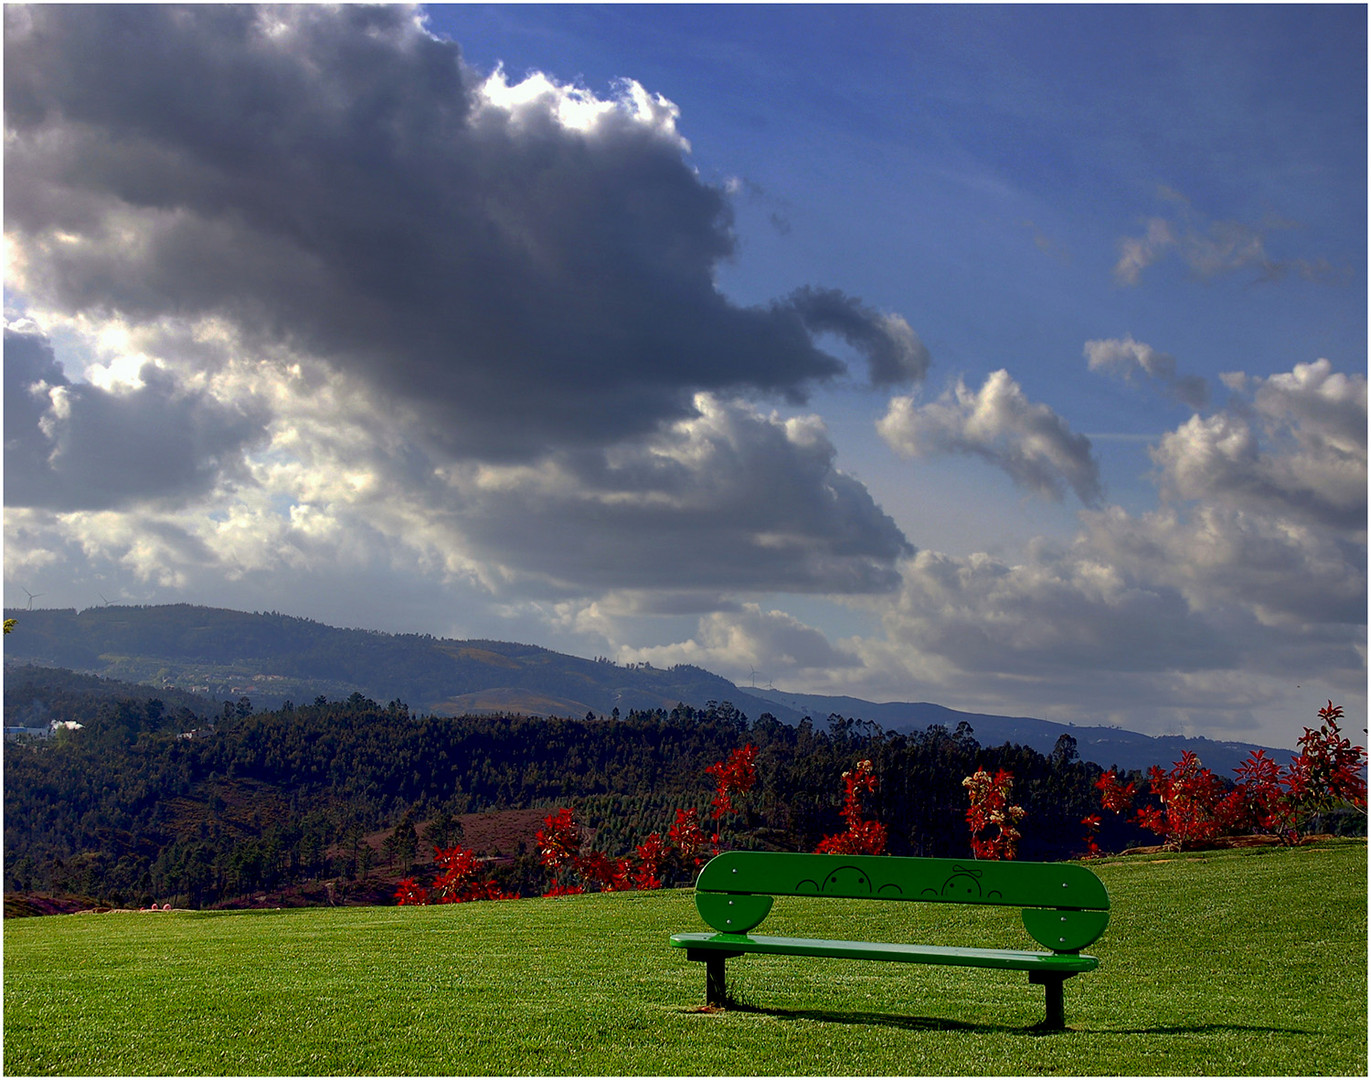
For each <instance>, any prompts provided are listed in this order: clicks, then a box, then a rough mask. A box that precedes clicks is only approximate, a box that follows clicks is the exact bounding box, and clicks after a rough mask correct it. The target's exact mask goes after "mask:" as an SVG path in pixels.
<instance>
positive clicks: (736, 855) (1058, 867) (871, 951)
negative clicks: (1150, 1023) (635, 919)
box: [671, 851, 1109, 1030]
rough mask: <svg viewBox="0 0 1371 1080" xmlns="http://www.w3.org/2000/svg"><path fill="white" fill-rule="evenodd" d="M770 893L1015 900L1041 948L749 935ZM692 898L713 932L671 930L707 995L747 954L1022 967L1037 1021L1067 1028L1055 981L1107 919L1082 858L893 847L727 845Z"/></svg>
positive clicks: (718, 991)
mask: <svg viewBox="0 0 1371 1080" xmlns="http://www.w3.org/2000/svg"><path fill="white" fill-rule="evenodd" d="M777 896H830V897H836V898H841V899H843V900H913V901H925V902H929V903H938V904H995V905H999V906H1002V907H1018V908H1022V909H1023V910H1022V918H1023V925H1024V928H1025V929H1026V930H1027V931H1028V933H1029V935H1030V936H1031V937H1032V938H1033V940H1034V941H1036V942H1038V944H1040V945H1043V946H1045V947H1046V948H1047V949H1048V950H1050V951H1049V952H1034V951H1028V950H1023V949H981V948H953V947H949V946H943V945H914V944H903V943H889V942H879V941H834V940H824V939H816V938H794V937H768V936H766V935H762V934H752V933H751V931H752V929H753V928H754V927H756V926H757V925H758V924H760V923H761V921H762V920H763V919H765V918H766V916H767V913H768V912H770V910H771V905H772V903H773V900H774V898H775V897H777ZM695 906H696V908H697V909H698V910H699V912H700V915H701V917H702V918H703V919H704V921H705V922H706V923H708V924H709V925H710V926H711V927H713V928H714V930H715V931H716V932H715V933H681V934H673V935H671V944H672V945H673V946H674V947H676V948H678V949H685V950H686V958H687V959H688V960H694V961H699V962H701V963H703V964H704V965H705V1000H706V1001H707V1002H708V1003H709V1004H710V1005H718V1006H722V1005H723V1004H724V1003H725V998H726V992H725V984H724V961H726V960H728V959H730V958H731V957H735V956H743V955H745V954H747V953H766V954H772V955H781V956H827V957H838V958H842V959H849V960H894V961H899V962H902V963H906V964H947V965H954V966H958V967H976V968H992V969H997V970H1008V971H1026V972H1028V980H1029V982H1031V983H1036V984H1040V985H1042V986H1043V987H1044V989H1045V992H1046V995H1047V1016H1046V1019H1045V1020H1044V1021H1043V1022H1042V1023H1041V1024H1040V1025H1038V1026H1039V1027H1041V1028H1043V1029H1048V1030H1062V1029H1064V1028H1065V1027H1066V1017H1065V1008H1064V1004H1063V995H1062V983H1064V982H1065V981H1066V980H1067V979H1069V978H1071V977H1072V976H1073V975H1079V974H1080V973H1081V972H1082V971H1092V970H1094V969H1095V968H1096V967H1098V966H1099V963H1100V962H1099V960H1097V959H1096V958H1095V957H1093V956H1086V955H1085V954H1083V953H1082V952H1081V949H1083V948H1085V946H1087V945H1089V944H1090V943H1091V942H1092V941H1095V940H1096V939H1097V938H1098V937H1099V936H1100V935H1101V934H1102V933H1104V928H1105V926H1106V925H1108V923H1109V894H1108V893H1106V892H1105V888H1104V885H1103V884H1102V883H1101V881H1100V879H1099V878H1097V877H1096V876H1095V875H1094V874H1093V873H1091V871H1089V870H1088V869H1086V868H1085V867H1084V866H1076V865H1074V864H1071V863H1034V862H996V861H975V860H969V859H913V858H900V857H896V856H891V855H806V854H792V853H788V852H776V851H726V852H724V853H723V854H722V855H718V856H716V857H715V858H713V859H711V860H710V861H709V862H708V863H706V864H705V866H704V868H703V869H702V870H701V871H700V876H699V878H698V880H697V881H696V883H695Z"/></svg>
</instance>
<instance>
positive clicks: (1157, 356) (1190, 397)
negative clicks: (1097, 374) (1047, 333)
mask: <svg viewBox="0 0 1371 1080" xmlns="http://www.w3.org/2000/svg"><path fill="white" fill-rule="evenodd" d="M1085 356H1086V360H1087V362H1088V364H1089V367H1090V370H1091V371H1105V372H1109V373H1111V374H1115V375H1120V376H1122V377H1123V378H1124V379H1126V380H1128V381H1132V378H1133V374H1134V372H1135V371H1141V372H1142V373H1143V374H1144V375H1146V376H1148V378H1150V379H1154V380H1156V381H1157V382H1159V383H1161V384H1162V386H1163V388H1164V390H1165V392H1166V393H1167V394H1168V395H1169V396H1170V397H1172V398H1174V399H1175V400H1176V401H1179V402H1180V403H1181V404H1183V405H1188V406H1189V407H1190V408H1192V409H1196V410H1199V409H1203V408H1204V407H1205V406H1206V405H1207V404H1208V403H1209V387H1208V385H1207V384H1206V383H1205V381H1204V380H1203V379H1202V378H1200V377H1199V376H1197V375H1179V374H1177V371H1176V358H1175V357H1174V356H1170V355H1168V354H1167V353H1163V352H1158V351H1157V350H1156V349H1154V348H1152V346H1151V345H1146V344H1144V343H1143V342H1141V341H1135V340H1134V339H1133V336H1132V335H1131V334H1130V335H1128V336H1127V337H1124V338H1101V339H1097V340H1095V341H1087V342H1086V343H1085Z"/></svg>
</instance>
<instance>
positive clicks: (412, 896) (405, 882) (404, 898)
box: [395, 877, 428, 906]
mask: <svg viewBox="0 0 1371 1080" xmlns="http://www.w3.org/2000/svg"><path fill="white" fill-rule="evenodd" d="M395 903H396V905H397V906H403V905H405V904H413V905H421V904H427V903H428V890H427V889H426V888H424V887H423V886H422V885H420V884H419V882H418V880H417V879H415V878H412V877H407V878H401V879H400V883H399V886H398V887H397V888H396V890H395Z"/></svg>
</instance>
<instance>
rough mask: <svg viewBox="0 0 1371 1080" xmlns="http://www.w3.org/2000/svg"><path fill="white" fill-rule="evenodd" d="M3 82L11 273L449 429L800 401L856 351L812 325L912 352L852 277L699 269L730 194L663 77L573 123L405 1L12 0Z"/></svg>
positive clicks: (888, 367)
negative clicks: (476, 63)
mask: <svg viewBox="0 0 1371 1080" xmlns="http://www.w3.org/2000/svg"><path fill="white" fill-rule="evenodd" d="M5 98H6V102H5V106H6V132H7V139H8V142H7V149H6V156H5V182H6V205H5V218H6V220H5V227H6V233H7V235H8V236H9V237H10V238H11V242H12V243H13V244H14V245H16V248H17V250H18V251H19V252H20V253H21V254H22V265H23V267H24V271H23V274H22V280H20V281H19V282H17V284H18V286H19V287H20V289H21V290H22V291H23V292H24V293H25V294H26V295H28V296H30V297H32V298H35V299H36V300H38V301H39V302H41V303H42V304H45V305H47V306H49V307H50V308H57V309H60V310H64V311H67V312H98V313H115V314H118V315H119V316H121V317H123V318H125V319H126V320H129V321H131V322H134V323H137V322H148V321H154V320H160V319H166V318H176V319H183V320H184V319H189V320H194V319H197V318H204V317H215V318H218V319H222V320H227V321H228V322H229V323H231V324H232V325H233V326H234V327H235V328H236V330H237V332H238V333H239V334H240V335H241V336H242V337H243V338H244V339H245V340H247V341H248V342H249V343H253V342H255V343H257V344H258V345H260V346H262V347H263V348H266V347H271V348H273V349H277V348H280V347H281V346H285V347H288V348H290V349H293V350H295V351H297V352H299V353H301V354H308V355H312V356H314V357H317V358H321V359H323V360H325V361H327V362H329V363H331V364H333V365H335V366H337V367H338V368H339V369H341V370H344V371H347V372H349V373H351V374H353V375H354V376H360V377H362V378H363V379H364V380H366V381H367V382H368V383H369V384H370V385H371V386H373V387H374V388H375V390H376V392H377V393H378V394H380V395H382V396H385V397H388V398H391V399H393V400H397V401H399V402H403V403H405V404H407V405H409V406H411V407H412V408H413V409H414V410H415V411H416V413H417V414H418V416H419V417H420V423H421V424H422V425H423V426H424V427H426V429H427V435H428V437H429V440H430V441H432V442H435V443H436V444H437V445H438V446H440V447H442V448H444V449H445V450H446V452H448V453H450V454H452V455H453V456H456V457H471V456H478V457H482V458H484V459H487V460H501V459H503V460H513V459H525V460H530V459H533V458H535V457H537V456H538V455H540V454H542V453H545V452H547V451H549V450H551V449H554V448H559V447H575V446H592V447H593V446H605V445H609V444H612V443H614V442H616V441H618V440H620V439H623V438H626V437H630V436H634V435H641V434H644V433H647V432H651V431H653V430H655V429H656V428H657V426H658V425H659V424H661V423H663V422H666V421H671V420H676V419H680V418H683V417H688V416H690V415H692V413H693V409H694V406H693V399H694V395H695V393H696V392H698V391H702V390H703V391H713V392H723V393H728V394H733V393H762V394H769V395H778V396H781V397H784V398H786V399H788V400H792V401H799V400H803V399H804V396H805V394H806V393H807V392H808V390H809V389H810V388H811V387H812V386H813V385H814V384H815V383H816V381H821V380H827V379H832V378H835V377H837V376H839V375H840V374H842V373H843V371H844V370H845V369H844V365H843V363H842V362H841V361H839V360H838V359H837V358H835V357H834V356H832V355H830V354H829V353H828V352H826V351H824V350H823V349H822V348H820V347H819V346H818V345H817V344H816V342H815V335H817V334H820V333H826V332H833V333H837V334H839V335H841V336H842V337H843V338H844V339H845V340H847V341H848V342H849V343H850V344H852V345H853V346H854V347H855V348H856V349H857V350H858V351H859V352H860V353H862V354H863V356H864V357H865V359H866V361H867V363H868V365H869V370H870V377H871V381H872V382H873V383H875V384H880V385H889V384H893V383H897V382H909V381H911V380H913V379H916V378H919V377H921V376H922V374H923V371H924V370H925V368H926V366H927V353H926V351H925V350H923V347H922V345H920V344H919V343H918V340H917V338H916V337H914V336H913V334H912V331H910V330H909V328H908V326H907V325H906V324H905V323H904V322H903V320H901V319H898V317H895V316H886V315H882V314H880V313H878V312H876V311H874V310H873V309H871V308H870V307H868V306H866V305H865V304H863V303H862V302H860V301H859V300H857V299H854V298H850V297H847V296H845V295H843V294H841V293H837V292H834V291H827V290H801V291H799V292H797V293H794V294H792V295H791V296H789V297H786V298H784V299H781V300H778V301H777V302H775V303H772V304H770V305H766V306H760V307H740V306H738V305H735V304H732V303H730V302H729V301H728V300H727V299H726V298H725V297H723V296H722V295H721V294H720V293H719V292H718V291H717V290H716V288H715V287H714V271H715V269H716V267H717V265H718V264H719V262H720V261H721V260H724V259H726V258H728V257H729V256H730V255H731V254H732V253H733V250H734V237H733V233H732V227H731V211H730V204H729V202H728V200H727V197H726V195H725V192H724V191H723V190H722V189H719V188H715V187H711V186H709V185H707V184H705V183H703V182H702V181H701V180H700V178H699V177H698V175H697V174H696V173H695V171H694V170H693V169H692V168H691V166H690V164H689V163H688V161H687V160H686V158H685V154H684V150H683V147H682V143H681V140H680V138H679V137H678V136H677V135H676V134H675V131H674V126H673V124H672V122H671V114H670V111H669V109H670V107H669V105H668V103H665V102H663V101H661V100H660V99H655V100H654V99H651V98H650V97H649V96H648V95H646V94H644V93H643V92H642V91H641V88H638V87H636V86H632V85H628V86H627V87H626V88H625V99H624V105H623V107H621V108H617V109H613V110H609V111H607V112H603V113H601V114H600V116H599V117H598V118H597V119H596V120H595V122H594V123H593V124H588V125H583V126H581V127H577V126H574V125H572V126H568V125H564V124H561V123H558V122H557V120H556V107H557V101H556V100H554V98H555V92H554V90H553V89H552V88H550V87H549V91H548V93H547V94H545V95H544V96H543V97H542V98H541V99H535V100H531V101H523V102H522V103H520V104H518V105H517V106H516V107H513V108H496V107H492V106H491V105H490V103H489V101H488V99H487V98H486V97H485V96H483V93H482V90H481V80H480V78H479V77H478V76H477V75H476V74H475V73H474V72H472V71H471V70H470V69H469V68H467V67H466V66H465V65H464V64H463V63H462V60H461V57H460V52H459V49H458V46H457V45H456V44H454V43H452V42H446V41H440V40H437V39H434V38H433V37H431V36H429V35H428V34H427V33H426V32H425V31H424V30H423V28H422V26H421V25H420V23H419V21H418V20H417V18H416V14H415V12H414V10H413V9H410V8H406V7H395V6H381V7H358V6H343V7H340V8H331V7H330V8H324V7H313V6H310V5H301V6H291V7H286V8H271V7H220V6H208V5H207V6H194V7H188V8H172V7H162V6H143V5H108V6H95V7H68V6H64V5H51V6H40V7H34V8H18V7H7V8H6V10H5ZM635 108H636V109H637V110H638V112H636V113H635V111H634V110H635ZM645 114H646V115H647V119H648V121H651V122H644V120H643V116H644V115H645ZM658 114H661V115H658ZM663 117H665V120H664V119H663Z"/></svg>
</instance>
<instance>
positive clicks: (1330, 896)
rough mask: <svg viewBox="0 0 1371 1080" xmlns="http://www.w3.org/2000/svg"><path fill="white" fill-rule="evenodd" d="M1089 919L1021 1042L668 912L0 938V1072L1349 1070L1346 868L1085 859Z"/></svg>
mask: <svg viewBox="0 0 1371 1080" xmlns="http://www.w3.org/2000/svg"><path fill="white" fill-rule="evenodd" d="M1095 869H1096V872H1097V873H1098V874H1099V875H1100V877H1101V878H1102V879H1103V880H1104V882H1105V884H1106V886H1107V887H1108V889H1109V892H1110V896H1111V900H1112V903H1113V918H1112V921H1111V923H1110V926H1109V929H1108V930H1107V931H1106V933H1105V936H1104V937H1103V938H1102V939H1101V940H1100V941H1098V942H1097V943H1096V944H1095V945H1093V946H1091V948H1090V950H1089V951H1090V952H1092V953H1093V954H1094V955H1097V956H1099V957H1100V959H1101V966H1100V968H1099V970H1097V971H1095V972H1091V973H1088V974H1084V975H1081V976H1078V977H1077V978H1074V979H1071V980H1069V981H1068V982H1067V984H1066V1017H1067V1024H1068V1026H1069V1028H1070V1029H1071V1030H1069V1031H1067V1032H1063V1033H1054V1034H1038V1033H1035V1032H1033V1031H1032V1030H1031V1026H1032V1025H1033V1024H1034V1023H1036V1022H1037V1021H1038V1020H1040V1019H1041V1017H1042V1011H1043V1004H1042V1000H1043V991H1042V988H1041V987H1037V986H1030V985H1029V983H1028V981H1027V976H1025V975H1024V974H1022V973H1012V972H992V971H979V970H965V969H959V968H937V967H923V966H915V965H904V964H881V963H873V962H861V961H843V960H803V959H798V958H770V957H755V956H754V957H744V958H740V959H736V960H732V961H730V962H729V975H730V982H731V988H732V989H734V991H735V992H736V993H737V994H739V995H740V996H741V998H742V1000H743V1004H744V1006H745V1007H744V1008H742V1009H735V1010H729V1011H727V1012H719V1011H706V1010H703V1009H702V1005H703V1001H704V972H703V970H702V965H699V964H692V963H690V962H688V961H687V960H686V958H685V956H684V954H683V952H681V951H679V950H676V949H672V948H670V947H668V945H667V937H668V935H669V934H670V933H672V932H673V931H676V930H690V929H702V928H703V924H702V923H701V922H700V920H699V917H698V915H697V914H696V912H695V910H694V905H693V902H692V898H691V893H690V891H689V890H670V891H665V892H656V893H619V894H601V895H595V896H584V897H565V898H559V899H553V900H521V901H513V902H510V901H506V902H485V903H473V904H461V905H447V906H439V907H427V908H346V909H295V910H287V911H267V912H260V911H258V912H216V913H193V912H173V913H169V914H158V915H152V914H104V915H94V914H91V915H68V916H49V917H45V918H30V919H11V920H8V921H7V922H6V923H5V927H4V946H5V951H4V1007H5V1008H4V1062H3V1066H4V1072H5V1074H7V1075H11V1076H14V1075H31V1074H67V1075H73V1074H74V1075H109V1074H119V1075H139V1074H197V1075H200V1074H233V1075H273V1074H305V1075H311V1074H313V1075H318V1074H424V1075H435V1074H436V1075H451V1074H466V1075H490V1074H502V1075H508V1074H562V1075H604V1074H608V1075H626V1074H671V1075H700V1074H713V1075H719V1074H727V1075H754V1074H805V1075H815V1074H827V1075H848V1076H850V1075H873V1074H883V1075H892V1074H895V1075H900V1074H902V1075H910V1074H922V1075H958V1074H960V1075H966V1074H973V1075H987V1074H1008V1075H1030V1074H1076V1075H1083V1074H1084V1075H1158V1074H1166V1075H1174V1074H1229V1075H1234V1074H1237V1075H1252V1074H1285V1075H1289V1074H1327V1075H1365V1074H1366V1072H1367V981H1366V977H1367V848H1366V844H1365V842H1364V841H1329V842H1326V843H1323V844H1320V845H1316V846H1310V847H1303V848H1299V849H1295V850H1276V849H1269V848H1268V849H1254V850H1244V851H1225V852H1209V853H1204V854H1195V855H1185V856H1167V857H1160V856H1130V857H1123V858H1116V859H1111V860H1105V861H1102V862H1099V863H1096V864H1095ZM765 929H766V931H767V932H769V933H776V934H784V933H796V934H803V935H806V936H820V937H849V938H870V939H873V940H901V939H904V940H916V941H925V942H932V943H943V944H984V945H1006V946H1011V945H1012V946H1017V947H1034V946H1033V945H1032V942H1031V941H1030V939H1029V938H1028V936H1027V934H1026V933H1025V932H1024V931H1023V929H1022V927H1021V926H1020V925H1019V923H1018V913H1017V911H1013V910H1010V911H1003V910H996V909H989V908H957V907H951V906H944V905H934V904H900V903H843V902H841V901H832V900H828V901H826V900H821V899H808V898H805V899H798V898H792V899H783V900H780V901H777V904H776V908H775V909H774V911H773V913H772V915H771V916H770V917H769V918H768V920H767V922H766V924H765Z"/></svg>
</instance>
